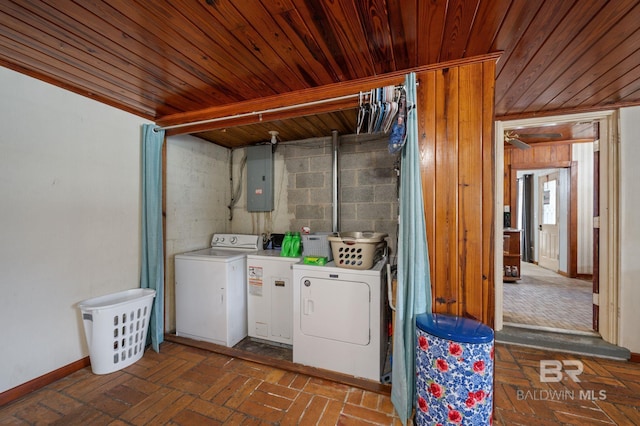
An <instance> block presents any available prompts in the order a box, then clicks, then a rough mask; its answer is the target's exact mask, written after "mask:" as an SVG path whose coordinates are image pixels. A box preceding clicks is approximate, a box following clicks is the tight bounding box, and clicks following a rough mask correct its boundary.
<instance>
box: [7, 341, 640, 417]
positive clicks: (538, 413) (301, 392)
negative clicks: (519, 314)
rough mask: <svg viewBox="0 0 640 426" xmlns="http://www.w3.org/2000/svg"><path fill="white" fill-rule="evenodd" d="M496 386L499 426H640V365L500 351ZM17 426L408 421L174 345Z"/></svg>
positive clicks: (56, 397) (302, 382)
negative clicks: (553, 369)
mask: <svg viewBox="0 0 640 426" xmlns="http://www.w3.org/2000/svg"><path fill="white" fill-rule="evenodd" d="M544 359H551V360H559V361H562V360H574V359H579V360H580V361H581V362H583V365H584V372H583V373H582V374H581V375H580V376H579V377H580V379H581V381H580V382H579V383H578V382H573V381H572V380H563V381H562V382H560V383H541V381H540V374H539V361H540V360H544ZM495 383H496V388H495V406H496V408H495V421H494V424H499V425H559V424H562V425H565V424H566V425H578V424H579V425H607V424H608V425H611V424H618V425H625V426H626V425H640V412H639V406H640V400H639V399H640V364H633V363H626V362H620V361H611V360H602V359H595V358H588V357H577V356H575V355H571V354H562V353H555V352H548V351H541V350H536V349H528V348H522V347H517V346H507V345H497V347H496V382H495ZM581 390H582V391H583V392H584V391H593V395H595V396H596V397H597V398H593V400H590V399H586V398H585V395H587V394H585V393H583V394H582V397H581V394H580V393H579V391H581ZM551 391H555V393H552V392H551ZM571 391H573V398H570V396H571V395H572V394H571ZM602 392H603V393H602ZM589 395H591V393H589ZM560 396H562V397H560ZM600 396H604V397H605V398H600ZM9 424H11V425H36V424H60V425H146V424H149V425H156V424H167V425H267V424H269V425H337V424H339V425H366V424H377V425H398V424H400V422H399V420H398V418H397V417H396V416H395V413H394V410H393V406H392V404H391V401H390V399H389V397H388V396H387V395H382V394H378V393H374V392H370V391H365V390H362V389H359V388H355V387H350V386H347V385H343V384H338V383H335V382H331V381H326V380H321V379H317V378H313V377H310V376H306V375H304V374H298V373H292V372H289V371H286V370H281V369H277V368H273V367H269V366H264V365H260V364H255V363H252V362H249V361H243V360H239V359H236V358H231V357H228V356H225V355H220V354H216V353H211V352H208V351H205V350H202V349H196V348H192V347H189V346H184V345H180V344H177V343H170V342H166V343H164V344H163V345H162V348H161V353H160V354H157V353H155V352H152V351H147V352H146V353H145V355H144V357H143V358H142V359H141V360H140V361H138V362H137V363H136V364H134V365H132V366H130V367H128V368H126V369H124V370H121V371H118V372H115V373H111V374H108V375H103V376H98V375H94V374H93V373H91V370H90V369H89V368H85V369H83V370H80V371H77V372H76V373H73V374H72V375H70V376H68V377H66V378H64V379H62V380H59V381H57V382H55V383H53V384H51V385H49V386H47V387H45V388H43V389H40V390H38V391H36V392H33V393H32V394H30V395H28V396H26V397H24V398H22V399H20V400H18V401H15V402H13V403H11V404H9V405H7V406H4V407H2V408H0V425H9Z"/></svg>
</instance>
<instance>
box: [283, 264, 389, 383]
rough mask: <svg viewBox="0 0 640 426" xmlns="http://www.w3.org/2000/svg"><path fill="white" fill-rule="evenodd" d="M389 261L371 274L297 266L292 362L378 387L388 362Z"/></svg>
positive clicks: (331, 267) (294, 277)
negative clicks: (360, 380)
mask: <svg viewBox="0 0 640 426" xmlns="http://www.w3.org/2000/svg"><path fill="white" fill-rule="evenodd" d="M386 263H387V261H386V258H384V259H382V260H380V261H379V262H378V263H377V264H376V265H374V267H373V268H371V269H368V270H354V269H347V268H339V267H336V266H335V263H334V262H329V263H327V265H325V266H312V265H305V264H301V263H298V264H295V265H293V281H294V287H293V318H294V322H293V362H297V363H300V364H304V365H309V366H313V367H318V368H324V369H326V370H332V371H338V372H340V373H344V374H350V375H352V376H356V377H362V378H366V379H370V380H374V381H376V382H379V381H380V380H381V375H382V370H383V368H384V363H385V360H386V352H387V342H388V326H387V323H388V314H387V311H388V309H387V304H386V291H385V289H386Z"/></svg>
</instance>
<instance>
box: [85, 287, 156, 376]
mask: <svg viewBox="0 0 640 426" xmlns="http://www.w3.org/2000/svg"><path fill="white" fill-rule="evenodd" d="M155 295H156V291H155V290H152V289H148V288H136V289H132V290H125V291H121V292H118V293H113V294H108V295H106V296H100V297H94V298H93V299H87V300H85V301H82V302H80V303H79V304H78V307H79V308H80V311H81V312H82V320H83V323H84V331H85V335H86V337H87V344H88V345H89V358H90V359H91V370H92V371H93V372H94V373H95V374H107V373H112V372H114V371H117V370H120V369H122V368H125V367H128V366H129V365H131V364H133V363H134V362H136V361H138V360H139V359H140V358H142V354H143V353H144V346H145V342H146V340H147V330H148V328H149V317H150V316H151V304H152V303H153V298H154V297H155Z"/></svg>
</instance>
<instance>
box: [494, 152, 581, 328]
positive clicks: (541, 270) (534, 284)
mask: <svg viewBox="0 0 640 426" xmlns="http://www.w3.org/2000/svg"><path fill="white" fill-rule="evenodd" d="M581 148H587V150H588V148H589V147H581ZM577 151H580V150H577ZM582 151H584V149H582ZM587 152H588V151H587ZM578 158H580V160H581V161H582V162H584V161H586V162H587V163H589V164H587V165H585V164H579V162H572V164H571V166H570V167H564V168H536V169H524V170H520V169H517V170H516V171H515V172H514V176H513V177H514V179H515V181H514V185H515V191H516V194H515V199H516V200H517V201H516V203H515V206H514V207H515V211H514V213H515V217H514V221H513V225H514V227H515V228H516V229H518V230H519V232H520V236H521V238H520V240H521V250H520V253H521V256H520V257H521V265H520V277H519V279H517V280H515V281H514V280H508V281H507V280H505V283H504V287H503V296H504V302H503V319H504V323H505V324H506V325H510V326H515V327H525V328H537V329H544V330H552V331H562V332H570V333H574V334H592V333H593V327H592V324H593V321H592V318H593V313H592V312H593V309H592V303H593V296H592V273H593V271H592V270H591V269H589V268H590V267H591V265H590V264H588V265H583V264H582V259H583V258H585V257H589V255H590V254H591V256H592V250H588V251H589V253H586V256H585V253H576V251H582V250H584V249H585V244H584V243H583V244H582V245H579V244H570V241H571V238H570V236H572V235H573V234H575V233H576V232H577V231H578V229H579V227H578V226H577V224H576V223H574V222H575V219H576V218H577V219H579V220H582V221H584V220H585V218H586V220H588V219H590V218H591V217H592V216H593V210H592V208H591V205H590V204H589V203H577V202H575V201H577V200H575V199H574V198H576V197H578V196H579V198H588V199H592V198H593V185H585V183H587V184H588V183H591V181H592V180H593V174H592V173H589V170H591V167H590V166H591V163H590V160H589V158H586V159H585V158H582V157H580V156H578ZM529 165H530V166H532V165H533V164H529ZM543 165H545V164H542V162H541V164H539V167H542V166H543ZM585 166H587V167H585ZM572 169H576V170H577V171H581V174H583V175H584V176H583V177H582V179H571V176H572V175H576V174H577V172H576V170H574V173H572ZM585 181H586V182H585ZM585 186H586V188H584V187H585ZM579 189H580V190H579ZM585 189H586V191H585ZM572 199H574V202H572ZM574 204H575V205H577V206H580V209H579V210H580V211H577V212H574V214H573V215H572V205H574ZM573 208H574V209H576V207H575V206H574V207H573ZM572 216H573V219H572ZM509 232H513V231H509ZM589 241H591V240H589ZM586 245H588V244H586ZM587 248H589V247H587ZM572 258H577V259H580V262H579V265H578V266H579V269H580V271H582V272H583V273H582V274H580V275H578V274H577V271H576V267H575V266H571V264H572V261H571V259H572Z"/></svg>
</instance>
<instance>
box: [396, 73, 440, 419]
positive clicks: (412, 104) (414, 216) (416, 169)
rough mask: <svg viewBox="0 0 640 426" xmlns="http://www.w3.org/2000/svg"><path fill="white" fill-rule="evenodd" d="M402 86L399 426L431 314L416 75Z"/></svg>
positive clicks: (408, 408)
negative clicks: (420, 319) (420, 331)
mask: <svg viewBox="0 0 640 426" xmlns="http://www.w3.org/2000/svg"><path fill="white" fill-rule="evenodd" d="M405 86H406V90H407V108H408V111H407V141H406V143H405V145H404V147H403V150H402V165H401V170H400V200H399V203H400V229H399V234H398V284H397V293H396V312H395V315H396V323H395V329H394V335H393V370H392V377H391V386H392V388H391V401H392V402H393V405H394V407H395V409H396V411H397V412H398V415H399V416H400V419H401V420H402V424H404V425H406V424H407V420H408V419H409V417H411V413H412V410H413V405H414V401H415V394H416V375H415V347H416V343H415V342H416V316H418V315H419V314H422V313H425V312H431V278H430V275H429V256H428V251H427V250H428V249H427V235H426V228H425V220H424V204H423V198H422V181H421V178H420V152H419V149H418V123H417V118H416V76H415V73H411V74H408V75H407V76H406V77H405Z"/></svg>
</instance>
